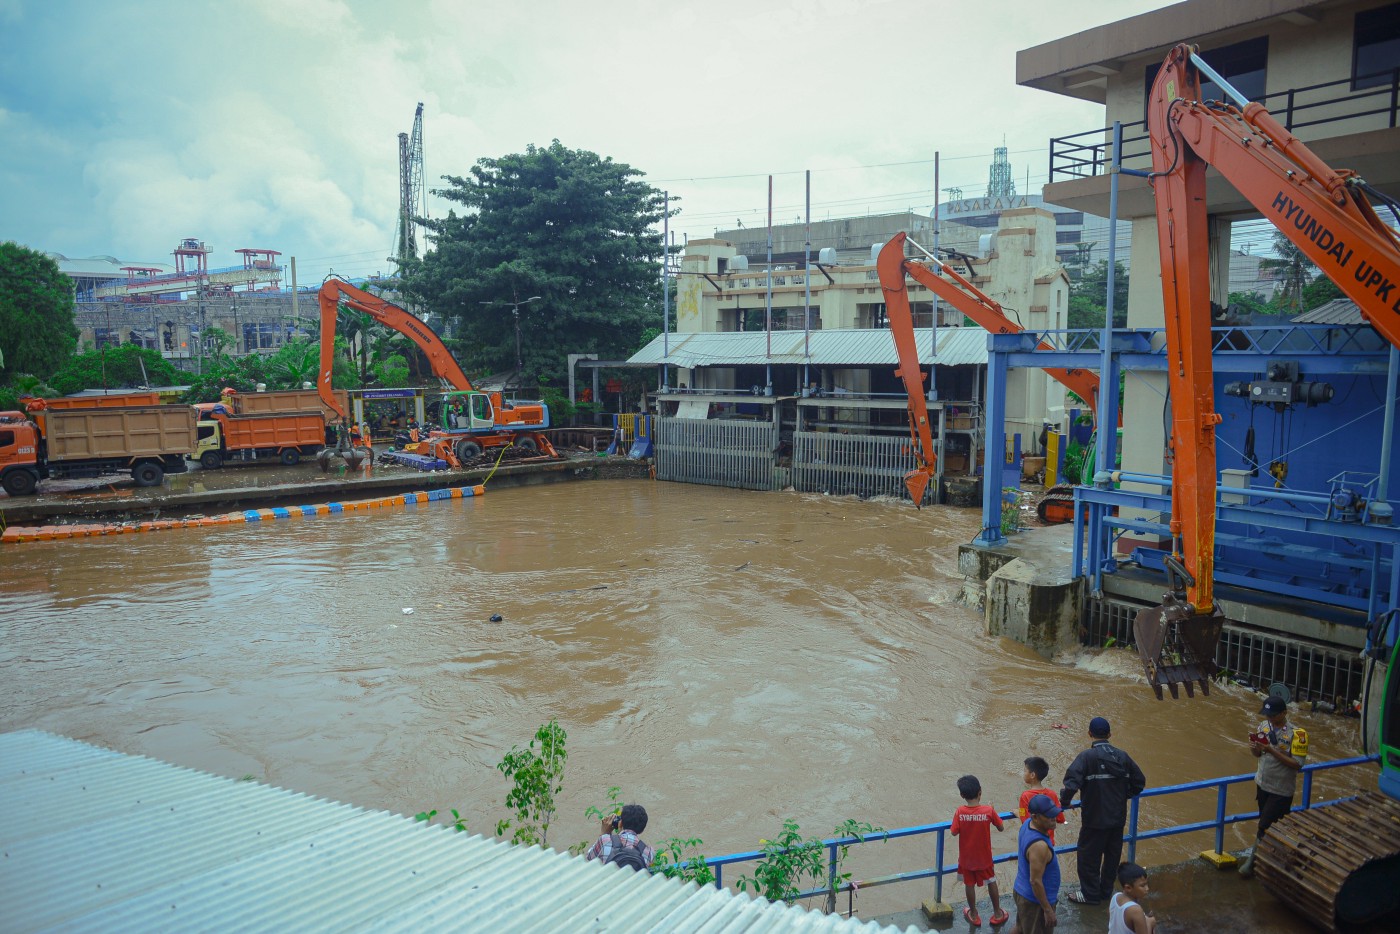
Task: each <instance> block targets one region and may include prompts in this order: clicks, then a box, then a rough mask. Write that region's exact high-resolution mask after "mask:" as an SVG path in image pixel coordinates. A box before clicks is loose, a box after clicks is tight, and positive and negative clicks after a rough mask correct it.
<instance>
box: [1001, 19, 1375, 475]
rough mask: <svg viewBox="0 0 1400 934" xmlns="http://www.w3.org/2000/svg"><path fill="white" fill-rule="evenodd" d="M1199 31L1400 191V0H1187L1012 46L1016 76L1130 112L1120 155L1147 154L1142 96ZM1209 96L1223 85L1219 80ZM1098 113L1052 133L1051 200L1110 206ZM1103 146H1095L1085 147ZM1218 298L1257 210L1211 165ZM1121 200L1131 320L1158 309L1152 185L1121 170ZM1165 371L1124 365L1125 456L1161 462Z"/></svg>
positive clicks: (1277, 112)
mask: <svg viewBox="0 0 1400 934" xmlns="http://www.w3.org/2000/svg"><path fill="white" fill-rule="evenodd" d="M1181 42H1187V43H1191V44H1194V45H1197V46H1198V47H1199V49H1200V50H1201V54H1202V56H1203V57H1204V58H1205V59H1206V60H1207V61H1208V62H1209V63H1210V64H1211V65H1212V67H1214V68H1215V69H1216V70H1217V71H1218V72H1220V74H1221V76H1222V77H1223V78H1225V80H1227V81H1229V82H1230V83H1231V84H1232V85H1233V86H1235V87H1236V88H1237V90H1239V91H1240V92H1241V93H1243V94H1245V95H1247V96H1248V97H1250V99H1252V100H1257V101H1260V102H1262V103H1263V104H1264V106H1265V107H1266V108H1268V109H1269V111H1270V113H1272V114H1273V115H1274V116H1275V117H1276V118H1277V119H1278V120H1279V121H1280V122H1281V123H1283V124H1284V125H1285V126H1286V127H1288V128H1289V129H1290V130H1291V132H1293V133H1294V134H1295V135H1296V136H1297V137H1298V138H1299V139H1301V140H1303V141H1304V142H1305V143H1307V145H1308V146H1309V148H1311V149H1312V150H1313V152H1315V153H1316V154H1317V155H1318V156H1319V157H1321V158H1322V159H1323V160H1324V161H1325V162H1327V163H1328V164H1329V165H1331V166H1333V167H1334V168H1339V169H1340V168H1349V169H1354V170H1356V171H1358V172H1359V173H1360V174H1361V175H1362V176H1363V177H1364V178H1365V179H1366V180H1367V181H1368V182H1369V183H1370V184H1371V185H1373V186H1374V187H1376V188H1379V189H1381V190H1382V191H1384V192H1386V193H1387V194H1389V195H1391V196H1400V128H1397V127H1396V123H1397V114H1396V112H1395V107H1394V100H1395V94H1396V91H1397V81H1400V3H1396V2H1393V0H1391V2H1387V0H1323V2H1316V0H1313V2H1297V0H1231V2H1229V3H1220V2H1218V0H1186V2H1183V3H1177V4H1174V5H1172V6H1169V7H1165V8H1163V9H1161V10H1155V11H1153V12H1151V13H1145V14H1142V15H1140V16H1135V17H1131V18H1129V19H1125V20H1119V21H1117V22H1112V23H1108V24H1105V25H1103V26H1099V27H1095V28H1093V29H1089V30H1086V31H1084V32H1081V33H1077V34H1075V35H1072V36H1067V37H1065V38H1062V39H1056V40H1054V41H1053V42H1047V43H1045V44H1043V45H1039V46H1036V47H1034V48H1030V49H1026V50H1023V51H1021V52H1019V53H1017V56H1016V76H1017V78H1016V79H1017V83H1019V84H1021V85H1023V86H1026V87H1034V88H1039V89H1042V90H1045V91H1049V92H1051V93H1055V94H1063V95H1066V96H1069V97H1076V98H1080V99H1083V100H1089V101H1097V102H1099V103H1102V104H1103V105H1104V122H1103V126H1112V124H1113V122H1114V121H1115V120H1117V121H1122V122H1123V124H1124V137H1125V142H1124V146H1123V151H1124V160H1123V162H1124V165H1125V166H1126V167H1129V168H1139V169H1146V168H1150V158H1149V156H1148V148H1147V144H1146V140H1145V132H1146V131H1145V128H1144V124H1143V120H1144V118H1145V115H1146V114H1145V107H1146V101H1147V94H1148V90H1149V88H1150V86H1151V81H1152V78H1153V77H1154V76H1155V74H1156V69H1157V68H1158V67H1160V65H1161V64H1162V61H1163V60H1164V58H1165V57H1166V54H1167V52H1168V51H1169V50H1170V49H1171V48H1172V47H1173V46H1174V45H1176V44H1177V43H1181ZM1203 96H1206V97H1213V98H1220V97H1222V96H1223V95H1221V94H1220V93H1219V92H1218V91H1212V89H1210V88H1206V89H1205V90H1204V93H1203ZM1109 139H1110V134H1109V133H1108V132H1107V131H1106V130H1104V129H1103V128H1102V127H1099V128H1093V127H1065V128H1064V136H1063V137H1059V138H1056V139H1054V140H1052V141H1051V178H1050V183H1049V184H1048V185H1046V186H1045V189H1044V197H1045V200H1046V201H1047V202H1049V203H1053V204H1057V205H1060V206H1062V207H1068V208H1073V209H1075V210H1081V211H1085V212H1088V213H1095V214H1107V213H1108V209H1109V175H1108V173H1107V171H1106V169H1107V166H1106V164H1105V162H1106V153H1107V151H1108V148H1107V147H1106V146H1105V145H1104V144H1105V143H1106V142H1107V141H1108V140H1109ZM1093 146H1097V147H1099V153H1098V154H1097V155H1095V154H1093V153H1092V152H1091V151H1090V149H1088V148H1086V147H1093ZM1207 201H1208V204H1209V211H1210V215H1211V223H1210V231H1211V244H1210V262H1211V278H1212V288H1213V291H1214V293H1215V294H1214V296H1213V297H1214V299H1215V300H1216V301H1218V302H1221V303H1222V304H1223V303H1224V302H1225V300H1226V298H1227V295H1228V290H1229V275H1228V274H1220V273H1217V270H1221V271H1223V270H1227V269H1228V268H1229V266H1230V263H1231V261H1232V260H1231V253H1230V226H1231V223H1232V221H1239V220H1246V219H1254V218H1258V217H1259V216H1260V215H1259V212H1258V211H1257V210H1255V208H1254V207H1253V205H1251V204H1250V203H1249V202H1248V201H1247V200H1245V199H1244V198H1243V197H1242V196H1241V195H1240V194H1239V193H1238V192H1237V191H1236V190H1235V189H1234V187H1233V186H1231V185H1230V184H1229V183H1228V182H1227V181H1225V179H1224V178H1222V177H1221V176H1220V174H1219V173H1218V172H1216V171H1215V170H1214V169H1211V170H1209V171H1208V173H1207ZM1119 214H1120V216H1121V218H1122V219H1124V220H1127V221H1130V222H1131V224H1132V237H1131V255H1130V264H1131V269H1132V278H1131V280H1130V286H1129V294H1128V326H1129V327H1143V328H1160V327H1162V326H1163V323H1164V312H1163V303H1162V288H1161V262H1160V258H1159V253H1158V246H1157V231H1156V216H1155V207H1154V203H1153V197H1152V190H1151V187H1150V185H1149V184H1148V182H1147V181H1146V180H1145V179H1143V178H1138V177H1131V176H1120V193H1119ZM1166 398H1167V393H1166V377H1165V375H1163V374H1149V373H1143V372H1133V373H1129V374H1128V376H1127V382H1126V386H1125V390H1124V400H1123V424H1124V426H1125V427H1124V444H1123V452H1122V463H1123V468H1124V469H1125V470H1132V471H1137V472H1142V473H1151V474H1162V473H1163V472H1165V464H1164V452H1165V448H1164V442H1163V437H1162V418H1163V408H1164V405H1165V400H1166Z"/></svg>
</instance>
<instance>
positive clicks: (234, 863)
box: [0, 730, 913, 932]
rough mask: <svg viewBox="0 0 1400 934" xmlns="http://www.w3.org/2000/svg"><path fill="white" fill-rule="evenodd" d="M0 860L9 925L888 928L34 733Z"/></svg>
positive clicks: (1, 751) (10, 755) (17, 752)
mask: <svg viewBox="0 0 1400 934" xmlns="http://www.w3.org/2000/svg"><path fill="white" fill-rule="evenodd" d="M0 850H3V852H4V871H3V872H0V905H3V906H4V913H5V918H6V921H5V922H4V927H5V930H6V931H39V930H50V929H54V928H61V929H63V930H66V931H102V932H106V931H113V930H134V931H153V930H162V931H184V930H233V929H243V930H299V931H300V930H306V931H317V930H326V931H363V930H374V931H415V932H416V931H422V930H432V929H452V928H471V929H475V930H512V931H534V930H540V931H696V930H701V929H704V930H708V931H719V930H723V931H754V932H759V931H765V932H766V931H803V932H808V931H818V932H824V931H832V932H837V931H866V932H876V931H894V930H896V929H895V928H892V927H881V926H880V925H878V924H876V923H875V922H873V921H872V922H864V923H862V922H860V921H859V920H857V919H851V920H847V919H845V918H842V917H840V916H839V915H824V914H819V913H817V912H813V911H808V910H806V909H803V908H789V907H787V906H784V905H778V904H773V903H770V902H766V901H763V900H758V899H753V898H750V897H749V896H747V895H739V894H735V893H733V892H729V891H727V890H722V889H716V888H713V887H706V888H703V889H702V888H699V887H697V886H695V885H694V884H689V883H681V882H679V881H676V880H673V879H666V878H663V877H661V876H649V875H643V874H640V873H634V872H629V871H627V870H624V869H619V868H617V867H613V866H603V865H600V864H598V863H589V862H585V861H584V860H583V858H582V857H571V856H568V855H567V854H564V853H559V852H556V851H553V850H544V849H540V848H537V847H523V846H513V845H511V844H507V843H502V842H499V841H497V840H492V839H489V838H486V837H481V836H475V835H473V836H468V835H466V834H459V833H455V832H453V831H452V830H451V829H449V828H447V827H444V826H441V825H429V824H423V823H418V822H415V821H414V820H413V819H411V818H408V817H403V816H401V815H397V814H391V813H389V812H387V811H366V810H364V809H362V808H357V807H353V806H351V805H348V804H340V803H337V802H334V801H326V800H323V799H318V798H312V797H309V796H307V795H304V794H300V793H297V792H293V791H286V790H284V789H281V788H274V787H272V786H270V785H263V784H258V783H256V782H240V781H235V780H233V779H231V778H220V777H218V776H215V775H209V774H207V773H203V772H196V771H194V770H192V769H185V768H180V767H178V766H174V765H169V764H167V763H164V762H158V761H156V760H154V759H148V758H145V757H144V756H129V755H125V754H123V753H118V752H113V751H111V750H107V749H100V748H98V747H96V746H90V745H88V744H86V743H81V742H78V741H77V740H72V739H66V738H64V737H61V736H54V735H53V734H50V733H44V732H40V731H38V730H22V731H20V732H15V733H5V734H0ZM907 930H909V931H912V930H913V928H912V927H911V928H908V929H907Z"/></svg>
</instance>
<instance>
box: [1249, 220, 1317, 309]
mask: <svg viewBox="0 0 1400 934" xmlns="http://www.w3.org/2000/svg"><path fill="white" fill-rule="evenodd" d="M1274 252H1275V253H1277V254H1278V256H1277V258H1274V257H1270V258H1268V259H1261V260H1260V261H1259V271H1260V272H1263V271H1264V270H1266V269H1268V270H1272V271H1274V272H1275V273H1276V275H1277V277H1278V282H1279V287H1278V292H1277V293H1276V294H1275V295H1274V300H1273V305H1274V307H1276V308H1278V309H1279V310H1280V311H1281V312H1283V313H1285V314H1297V313H1298V312H1300V311H1302V310H1303V290H1304V289H1305V288H1307V286H1308V283H1309V282H1311V281H1312V277H1313V272H1314V271H1315V270H1316V269H1317V266H1315V265H1313V261H1312V260H1310V259H1308V257H1307V254H1306V253H1304V252H1303V251H1302V250H1300V249H1299V248H1298V245H1297V244H1295V243H1294V242H1293V241H1292V240H1290V239H1288V237H1287V235H1285V234H1284V232H1283V231H1281V230H1275V231H1274ZM1319 304H1320V303H1319Z"/></svg>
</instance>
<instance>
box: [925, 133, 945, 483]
mask: <svg viewBox="0 0 1400 934" xmlns="http://www.w3.org/2000/svg"><path fill="white" fill-rule="evenodd" d="M933 252H934V255H937V254H938V152H937V151H935V152H934V154H933ZM937 361H938V293H936V292H935V293H934V294H933V331H932V332H931V333H930V334H929V356H928V398H929V401H930V402H932V401H934V400H936V399H937V398H938V376H937V373H938V362H937ZM940 421H941V419H940ZM942 453H943V452H942V451H939V455H940V456H941V455H942Z"/></svg>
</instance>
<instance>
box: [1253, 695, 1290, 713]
mask: <svg viewBox="0 0 1400 934" xmlns="http://www.w3.org/2000/svg"><path fill="white" fill-rule="evenodd" d="M1287 709H1288V702H1287V701H1285V700H1284V699H1283V698H1282V697H1266V698H1264V706H1263V707H1261V708H1259V712H1260V713H1261V714H1263V715H1264V716H1266V717H1276V716H1278V715H1279V714H1281V713H1283V712H1284V711H1285V710H1287Z"/></svg>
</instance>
